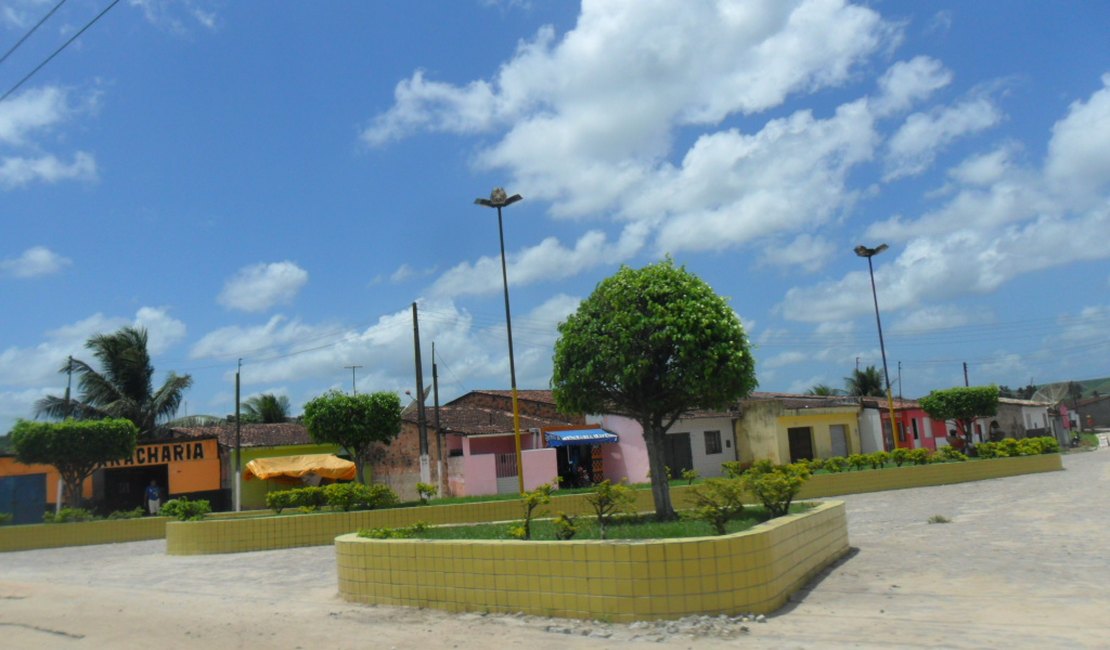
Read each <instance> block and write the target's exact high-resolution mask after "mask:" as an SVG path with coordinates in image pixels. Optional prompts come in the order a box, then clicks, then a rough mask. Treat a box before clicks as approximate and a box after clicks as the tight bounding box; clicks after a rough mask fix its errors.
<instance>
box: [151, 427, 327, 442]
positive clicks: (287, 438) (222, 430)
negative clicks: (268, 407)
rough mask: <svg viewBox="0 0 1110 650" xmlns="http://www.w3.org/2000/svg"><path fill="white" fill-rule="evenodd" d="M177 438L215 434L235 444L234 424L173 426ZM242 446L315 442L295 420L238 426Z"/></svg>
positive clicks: (221, 440) (306, 430) (220, 438)
mask: <svg viewBox="0 0 1110 650" xmlns="http://www.w3.org/2000/svg"><path fill="white" fill-rule="evenodd" d="M170 430H171V431H173V432H174V437H177V438H199V437H211V436H213V435H215V436H216V437H217V438H218V439H219V441H220V444H221V445H223V446H225V447H234V446H235V425H234V424H220V425H216V426H207V427H173V428H172V429H170ZM240 435H241V439H242V443H241V444H242V446H244V447H283V446H287V445H311V444H315V443H314V442H313V440H312V436H310V435H309V434H308V429H306V428H305V427H304V425H303V424H300V423H297V422H283V423H281V424H246V423H244V424H243V425H242V426H241V427H240Z"/></svg>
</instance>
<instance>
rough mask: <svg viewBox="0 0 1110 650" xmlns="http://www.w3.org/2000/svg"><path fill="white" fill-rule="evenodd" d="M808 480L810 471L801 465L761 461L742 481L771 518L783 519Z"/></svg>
mask: <svg viewBox="0 0 1110 650" xmlns="http://www.w3.org/2000/svg"><path fill="white" fill-rule="evenodd" d="M808 479H809V470H808V469H806V468H805V467H802V466H801V465H775V464H773V463H772V462H771V461H769V460H761V461H759V462H757V463H755V464H754V465H752V468H751V469H750V470H748V471H747V472H746V473H745V474H744V476H743V477H742V478H741V479H740V480H741V481H742V483H743V485H744V489H745V490H747V491H748V492H750V493H752V494H754V495H755V496H756V498H758V499H759V500H760V502H761V503H763V507H765V508H767V512H768V513H770V515H771V517H781V516H783V515H785V514H787V513H788V512H790V504H791V503H792V502H793V501H794V497H795V496H797V495H798V491H799V490H801V489H802V485H803V484H804V483H805V482H806V481H807V480H808Z"/></svg>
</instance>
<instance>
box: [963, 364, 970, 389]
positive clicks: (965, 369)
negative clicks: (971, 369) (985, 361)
mask: <svg viewBox="0 0 1110 650" xmlns="http://www.w3.org/2000/svg"><path fill="white" fill-rule="evenodd" d="M970 385H971V384H969V383H968V382H967V362H966V361H964V387H965V388H966V387H967V386H970Z"/></svg>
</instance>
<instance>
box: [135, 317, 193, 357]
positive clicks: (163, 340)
mask: <svg viewBox="0 0 1110 650" xmlns="http://www.w3.org/2000/svg"><path fill="white" fill-rule="evenodd" d="M134 325H135V326H137V327H144V328H146V331H147V349H148V350H149V351H150V354H151V356H153V355H157V354H162V353H163V352H165V351H166V350H168V349H169V348H170V347H172V346H173V345H174V344H175V343H177V342H178V341H181V340H182V339H184V338H185V323H183V322H181V321H179V320H177V319H175V318H173V317H171V316H170V315H169V310H168V309H167V308H166V307H141V308H139V311H138V313H136V314H135V321H134Z"/></svg>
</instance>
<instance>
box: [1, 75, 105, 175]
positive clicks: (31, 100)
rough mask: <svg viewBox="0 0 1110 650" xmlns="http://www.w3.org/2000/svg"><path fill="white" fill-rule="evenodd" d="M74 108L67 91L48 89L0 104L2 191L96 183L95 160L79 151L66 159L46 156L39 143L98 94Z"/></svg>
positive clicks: (29, 92) (92, 103)
mask: <svg viewBox="0 0 1110 650" xmlns="http://www.w3.org/2000/svg"><path fill="white" fill-rule="evenodd" d="M78 104H81V105H74V103H73V101H72V100H71V98H70V97H69V93H67V91H65V90H63V89H61V88H58V87H56V86H45V87H42V88H36V89H33V90H28V91H26V92H23V93H21V94H18V95H15V96H14V97H12V98H11V99H8V100H7V101H5V102H4V103H3V104H0V146H2V147H4V148H5V149H7V151H5V152H3V153H0V188H3V189H13V188H18V187H23V186H25V185H29V184H31V183H33V182H43V183H56V182H59V181H65V180H81V181H95V180H96V178H97V166H96V159H95V158H94V157H93V155H92V154H90V153H88V152H84V151H77V152H75V153H74V154H72V156H71V158H70V160H69V161H67V160H65V157H64V156H59V155H56V154H52V153H43V152H42V151H41V146H40V144H39V143H38V142H37V140H39V139H41V138H42V137H43V136H44V134H46V133H48V132H50V131H51V130H53V129H56V128H57V127H58V126H59V125H60V124H62V123H64V122H66V121H67V120H69V119H71V118H72V117H73V116H74V115H76V114H78V113H79V112H81V111H82V110H85V109H86V108H88V107H91V106H95V104H96V96H95V94H93V95H90V96H88V97H87V98H85V99H84V100H83V101H81V102H78Z"/></svg>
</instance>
